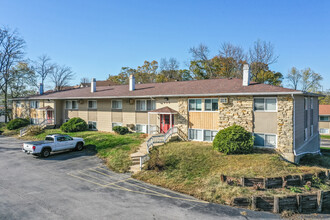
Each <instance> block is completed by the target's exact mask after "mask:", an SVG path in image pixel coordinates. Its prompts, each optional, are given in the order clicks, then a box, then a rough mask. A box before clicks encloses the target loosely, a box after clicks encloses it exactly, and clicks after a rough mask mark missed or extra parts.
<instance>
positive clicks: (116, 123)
mask: <svg viewBox="0 0 330 220" xmlns="http://www.w3.org/2000/svg"><path fill="white" fill-rule="evenodd" d="M111 125H112V129H113V128H114V127H116V126H122V125H123V123H120V122H113V123H112V124H111Z"/></svg>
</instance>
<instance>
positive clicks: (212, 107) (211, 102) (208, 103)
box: [204, 99, 218, 111]
mask: <svg viewBox="0 0 330 220" xmlns="http://www.w3.org/2000/svg"><path fill="white" fill-rule="evenodd" d="M204 103H205V107H204V108H205V111H218V99H205V100H204Z"/></svg>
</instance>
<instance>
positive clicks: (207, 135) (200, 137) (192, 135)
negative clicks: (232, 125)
mask: <svg viewBox="0 0 330 220" xmlns="http://www.w3.org/2000/svg"><path fill="white" fill-rule="evenodd" d="M217 133H218V131H213V130H203V129H189V140H195V141H213V140H214V138H215V136H216V135H217Z"/></svg>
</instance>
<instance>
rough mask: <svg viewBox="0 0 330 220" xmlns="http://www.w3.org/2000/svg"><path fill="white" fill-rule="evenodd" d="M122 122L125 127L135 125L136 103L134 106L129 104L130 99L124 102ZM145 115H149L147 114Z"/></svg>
mask: <svg viewBox="0 0 330 220" xmlns="http://www.w3.org/2000/svg"><path fill="white" fill-rule="evenodd" d="M122 107H123V110H122V122H123V126H126V125H128V124H135V102H133V104H130V103H129V99H123V102H122ZM145 114H147V113H146V112H145ZM113 122H121V121H113Z"/></svg>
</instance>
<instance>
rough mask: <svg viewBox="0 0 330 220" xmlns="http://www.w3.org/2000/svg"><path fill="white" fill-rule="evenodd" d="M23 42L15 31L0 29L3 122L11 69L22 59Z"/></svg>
mask: <svg viewBox="0 0 330 220" xmlns="http://www.w3.org/2000/svg"><path fill="white" fill-rule="evenodd" d="M24 46H25V41H24V40H23V38H21V36H19V34H18V33H17V32H16V31H11V30H10V29H8V28H0V89H1V91H2V93H3V94H4V105H5V122H7V120H8V90H9V83H10V78H11V73H10V70H11V68H12V67H13V66H14V65H15V64H16V63H18V62H19V61H21V60H22V59H23V55H24Z"/></svg>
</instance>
